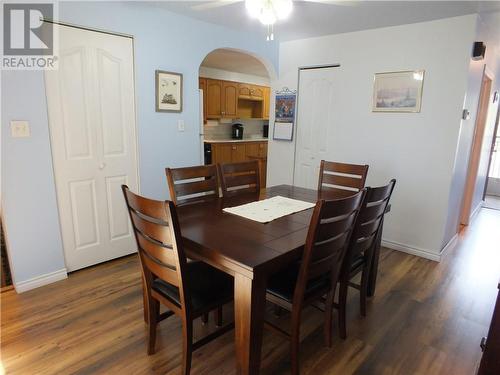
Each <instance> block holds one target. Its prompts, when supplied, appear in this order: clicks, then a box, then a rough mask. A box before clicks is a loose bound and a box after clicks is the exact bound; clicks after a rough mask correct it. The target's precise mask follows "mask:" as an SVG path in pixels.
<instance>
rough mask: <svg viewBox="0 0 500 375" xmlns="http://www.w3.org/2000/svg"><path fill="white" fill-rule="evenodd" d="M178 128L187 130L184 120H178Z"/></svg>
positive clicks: (181, 130)
mask: <svg viewBox="0 0 500 375" xmlns="http://www.w3.org/2000/svg"><path fill="white" fill-rule="evenodd" d="M177 130H179V131H180V132H183V131H184V130H186V126H185V125H184V120H177Z"/></svg>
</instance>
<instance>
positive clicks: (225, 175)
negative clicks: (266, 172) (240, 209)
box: [217, 160, 260, 196]
mask: <svg viewBox="0 0 500 375" xmlns="http://www.w3.org/2000/svg"><path fill="white" fill-rule="evenodd" d="M217 167H218V169H219V175H220V181H221V186H222V194H223V195H224V196H231V195H236V194H240V193H256V192H259V191H260V174H259V161H258V160H252V161H244V162H241V163H227V164H218V165H217Z"/></svg>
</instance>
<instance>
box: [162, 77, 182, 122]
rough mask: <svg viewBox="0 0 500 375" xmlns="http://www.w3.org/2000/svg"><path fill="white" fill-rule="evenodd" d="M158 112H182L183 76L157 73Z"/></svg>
mask: <svg viewBox="0 0 500 375" xmlns="http://www.w3.org/2000/svg"><path fill="white" fill-rule="evenodd" d="M156 112H182V74H180V73H173V72H166V71H164V70H157V71H156Z"/></svg>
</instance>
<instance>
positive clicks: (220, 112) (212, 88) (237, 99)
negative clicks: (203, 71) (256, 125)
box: [199, 77, 270, 123]
mask: <svg viewBox="0 0 500 375" xmlns="http://www.w3.org/2000/svg"><path fill="white" fill-rule="evenodd" d="M199 87H200V89H202V90H203V117H204V122H205V123H206V120H207V119H221V118H228V119H237V118H241V119H265V120H267V119H269V109H270V108H269V101H270V98H269V95H270V88H269V87H266V86H259V85H252V84H248V83H241V82H232V81H223V80H219V79H210V78H202V77H200V79H199Z"/></svg>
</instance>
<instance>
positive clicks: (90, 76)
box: [45, 25, 138, 271]
mask: <svg viewBox="0 0 500 375" xmlns="http://www.w3.org/2000/svg"><path fill="white" fill-rule="evenodd" d="M55 27H58V28H59V40H60V49H59V69H58V70H54V71H47V72H46V75H45V81H46V92H47V101H48V110H49V123H50V134H51V146H52V158H53V165H54V173H55V179H56V189H57V199H58V206H59V215H60V220H61V232H62V237H63V244H64V253H65V258H66V267H67V269H68V271H74V270H77V269H79V268H83V267H87V266H90V265H93V264H96V263H100V262H104V261H107V260H110V259H113V258H117V257H120V256H123V255H127V254H130V253H132V252H134V251H136V245H135V243H134V236H133V232H132V230H131V226H130V223H129V219H128V214H127V211H126V206H125V203H124V200H123V196H122V192H121V185H122V184H127V185H129V187H130V188H131V189H132V190H133V191H137V189H138V176H137V155H136V134H135V102H134V68H133V44H132V39H131V38H127V37H120V36H115V35H110V34H105V33H100V32H94V31H87V30H82V29H78V28H74V27H68V26H56V25H55Z"/></svg>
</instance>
